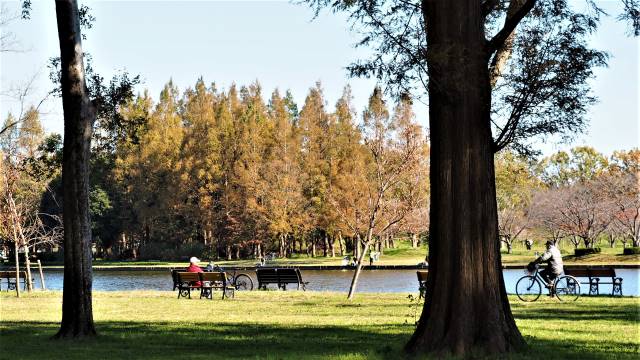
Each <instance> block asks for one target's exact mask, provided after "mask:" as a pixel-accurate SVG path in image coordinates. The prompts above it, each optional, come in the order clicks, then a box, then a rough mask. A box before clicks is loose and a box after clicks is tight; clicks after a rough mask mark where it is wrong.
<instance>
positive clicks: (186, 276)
mask: <svg viewBox="0 0 640 360" xmlns="http://www.w3.org/2000/svg"><path fill="white" fill-rule="evenodd" d="M178 281H179V282H191V281H200V273H194V272H182V271H180V272H178Z"/></svg>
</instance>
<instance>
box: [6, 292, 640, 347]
mask: <svg viewBox="0 0 640 360" xmlns="http://www.w3.org/2000/svg"><path fill="white" fill-rule="evenodd" d="M61 295H62V294H61V293H60V292H34V293H31V294H26V295H25V296H23V297H22V298H20V299H17V298H16V297H15V295H14V294H13V293H7V292H2V293H1V294H0V319H1V322H0V359H65V360H72V359H246V358H249V359H264V358H267V359H377V358H379V359H387V358H391V359H393V358H399V355H398V354H399V353H400V349H401V348H402V346H403V344H404V343H405V342H406V341H407V339H408V338H409V336H410V335H411V333H412V332H413V329H414V326H413V322H414V315H413V312H414V309H413V308H412V306H411V304H412V303H411V302H410V301H409V299H408V298H407V296H408V294H358V295H357V296H356V299H355V300H354V301H352V302H348V301H347V300H346V294H343V293H321V292H298V291H288V292H282V291H253V292H238V293H237V294H236V297H235V299H230V300H224V301H223V300H220V299H215V300H200V299H197V297H196V298H194V299H191V300H188V299H179V300H178V299H176V298H175V294H174V293H172V292H160V291H136V292H126V291H123V292H95V293H94V316H95V321H96V324H97V329H98V332H99V333H100V336H99V337H97V338H95V339H90V340H82V341H68V340H65V341H54V340H50V337H51V336H52V335H53V334H54V333H55V332H56V330H57V328H58V322H59V320H60V316H61V314H60V308H61ZM511 300H512V309H513V312H514V315H515V317H516V321H517V323H518V326H519V328H520V330H521V331H522V333H523V335H524V336H525V338H526V339H527V342H528V343H529V345H530V347H529V349H528V351H526V352H523V353H520V354H515V355H512V356H510V358H513V359H550V358H552V359H637V358H638V356H639V349H640V333H639V331H640V328H639V325H638V324H639V320H640V312H639V309H640V299H638V298H629V297H624V298H611V297H583V298H580V299H579V300H578V301H577V302H575V303H560V302H558V301H557V300H553V299H548V298H545V299H542V300H541V301H538V302H536V303H527V304H524V303H520V302H518V301H517V300H515V299H513V298H512V299H511Z"/></svg>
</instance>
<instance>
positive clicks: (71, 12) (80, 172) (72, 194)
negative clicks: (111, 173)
mask: <svg viewBox="0 0 640 360" xmlns="http://www.w3.org/2000/svg"><path fill="white" fill-rule="evenodd" d="M56 16H57V20H58V38H59V40H60V62H61V70H62V77H61V89H62V108H63V110H64V148H63V160H62V184H63V188H64V192H63V196H64V208H63V214H64V218H63V219H64V282H63V293H62V323H61V324H60V330H59V331H58V333H57V334H56V335H55V337H56V338H69V337H74V338H79V337H88V336H95V335H96V330H95V327H94V324H93V307H92V298H91V286H92V273H91V223H90V219H89V158H90V148H91V132H92V127H93V122H94V120H95V118H96V112H95V107H94V105H93V103H92V102H91V100H90V99H89V94H88V90H87V87H86V83H85V74H84V64H83V61H82V57H83V53H82V44H81V34H80V18H79V14H78V4H77V2H76V1H73V0H67V1H56Z"/></svg>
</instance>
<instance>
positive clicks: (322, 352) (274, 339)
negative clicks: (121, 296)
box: [0, 322, 411, 360]
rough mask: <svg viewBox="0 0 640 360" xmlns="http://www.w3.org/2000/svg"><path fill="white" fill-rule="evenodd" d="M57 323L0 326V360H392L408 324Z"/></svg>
mask: <svg viewBox="0 0 640 360" xmlns="http://www.w3.org/2000/svg"><path fill="white" fill-rule="evenodd" d="M58 327H59V324H58V323H51V322H13V323H6V322H5V323H3V324H2V325H1V327H0V339H1V340H0V343H2V352H1V353H0V359H5V358H6V359H25V360H27V359H65V360H72V359H176V358H179V359H247V358H249V359H256V358H257V359H265V358H266V359H326V358H340V359H371V358H380V359H395V358H399V355H398V354H399V353H400V349H401V347H402V345H403V344H404V342H405V341H406V340H407V334H406V332H408V331H410V329H411V327H409V326H406V325H405V326H402V325H397V326H389V325H385V326H384V327H383V328H382V329H378V330H376V331H374V330H373V328H374V326H371V327H358V326H350V327H347V326H345V327H340V326H312V325H310V326H304V327H301V326H291V327H288V326H286V325H283V326H272V325H262V324H260V325H257V324H206V323H197V324H190V323H188V322H185V323H148V324H143V323H136V322H100V323H98V324H97V327H98V332H99V334H100V335H99V336H98V337H97V338H95V339H88V340H81V341H55V340H51V339H50V337H51V336H52V335H53V334H54V333H55V332H56V331H57V329H58Z"/></svg>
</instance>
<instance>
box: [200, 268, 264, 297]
mask: <svg viewBox="0 0 640 360" xmlns="http://www.w3.org/2000/svg"><path fill="white" fill-rule="evenodd" d="M205 271H217V272H223V273H225V274H226V275H227V281H229V284H231V285H233V287H235V288H236V290H248V291H251V290H253V280H251V276H249V275H247V274H244V273H241V274H237V271H236V270H233V273H230V272H228V271H226V270H224V269H223V268H221V267H220V266H218V265H214V266H213V268H210V267H207V268H206V269H205Z"/></svg>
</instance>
